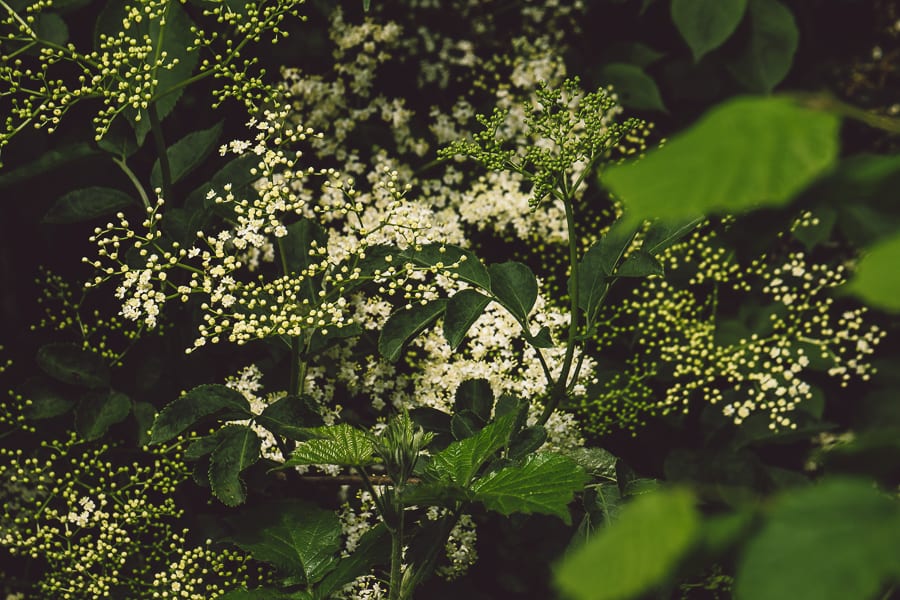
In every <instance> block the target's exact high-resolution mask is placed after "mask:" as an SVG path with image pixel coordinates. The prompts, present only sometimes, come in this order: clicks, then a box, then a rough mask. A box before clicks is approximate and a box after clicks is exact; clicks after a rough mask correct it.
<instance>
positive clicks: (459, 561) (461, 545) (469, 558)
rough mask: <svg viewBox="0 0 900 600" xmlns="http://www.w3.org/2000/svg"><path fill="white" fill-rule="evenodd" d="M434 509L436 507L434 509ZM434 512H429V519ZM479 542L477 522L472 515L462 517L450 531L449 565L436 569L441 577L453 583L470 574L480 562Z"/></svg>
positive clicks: (445, 547)
mask: <svg viewBox="0 0 900 600" xmlns="http://www.w3.org/2000/svg"><path fill="white" fill-rule="evenodd" d="M432 508H434V507H432ZM432 514H434V513H433V512H431V511H430V512H429V515H428V516H429V518H432V519H435V518H437V517H436V516H432ZM477 541H478V531H477V530H476V527H475V521H473V520H472V516H471V515H460V516H459V520H458V521H456V525H454V526H453V529H452V530H451V531H450V537H449V538H447V543H446V544H445V545H444V550H445V551H446V553H447V560H448V561H449V564H446V565H441V566H439V567H438V568H437V569H436V572H437V574H438V576H439V577H443V578H444V579H446V580H447V581H453V580H454V579H457V578H459V577H461V576H463V575H465V574H466V572H468V570H469V567H471V566H472V565H474V564H475V562H476V561H477V560H478V550H477V549H476V548H475V544H476V542H477Z"/></svg>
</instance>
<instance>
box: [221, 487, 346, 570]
mask: <svg viewBox="0 0 900 600" xmlns="http://www.w3.org/2000/svg"><path fill="white" fill-rule="evenodd" d="M235 522H236V524H237V526H238V533H236V534H235V535H234V537H233V538H232V541H233V542H234V543H235V544H236V545H237V546H238V547H239V548H241V549H242V550H244V551H246V552H249V553H250V555H251V556H252V557H253V558H254V559H255V560H258V561H262V562H266V563H269V564H271V565H273V566H275V567H276V568H277V569H279V570H280V571H282V572H284V573H286V574H289V575H293V576H301V581H300V582H298V583H302V584H303V585H311V584H314V583H316V582H317V581H319V580H320V579H322V577H323V576H324V575H325V574H326V573H327V572H328V571H329V570H331V568H332V567H333V566H334V564H335V562H337V557H336V556H335V555H336V554H337V553H338V551H339V550H340V549H341V522H340V519H338V517H337V515H336V514H335V513H334V512H333V511H330V510H324V509H321V508H318V507H316V506H313V505H311V504H307V503H305V502H301V501H296V500H292V501H290V502H287V501H285V502H279V503H277V504H275V505H266V506H263V507H260V508H259V509H256V510H254V511H251V512H247V513H243V514H242V515H241V516H240V518H239V519H236V520H235Z"/></svg>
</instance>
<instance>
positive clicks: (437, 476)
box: [425, 413, 517, 488]
mask: <svg viewBox="0 0 900 600" xmlns="http://www.w3.org/2000/svg"><path fill="white" fill-rule="evenodd" d="M516 417H517V415H516V414H515V413H513V414H508V415H504V416H502V417H500V418H499V419H497V420H496V421H494V422H493V423H491V424H490V425H488V426H486V427H485V428H484V429H482V430H481V431H479V432H478V433H477V434H475V435H473V436H472V437H468V438H465V439H463V440H459V441H457V442H453V443H452V444H450V445H449V446H447V447H446V448H444V449H443V450H441V451H440V452H438V453H437V454H435V455H434V456H433V457H432V458H431V462H430V463H428V466H427V467H426V468H425V473H426V474H427V475H428V476H429V477H431V478H432V479H434V480H436V481H440V482H445V483H451V484H453V485H456V486H457V487H460V488H467V487H468V486H469V483H470V482H471V481H472V478H473V477H474V476H475V474H476V473H477V472H478V469H480V468H481V466H482V465H483V464H484V463H485V462H486V461H487V460H488V459H489V458H490V457H491V456H493V455H494V453H495V452H497V451H498V450H499V449H500V448H502V447H504V446H505V445H506V443H507V442H508V441H509V436H510V434H511V433H512V429H513V424H514V423H515V420H516Z"/></svg>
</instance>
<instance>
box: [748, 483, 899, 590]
mask: <svg viewBox="0 0 900 600" xmlns="http://www.w3.org/2000/svg"><path fill="white" fill-rule="evenodd" d="M898 556H900V505H898V503H897V501H896V499H895V498H891V497H889V496H887V495H885V494H883V493H882V492H880V491H878V490H877V489H875V488H873V487H872V485H871V484H870V483H868V482H866V481H863V480H853V479H832V480H828V481H823V482H821V483H820V484H819V485H816V486H810V487H806V488H801V489H798V490H795V491H791V492H788V493H786V494H784V495H783V496H782V497H781V498H780V499H779V500H778V502H777V503H776V504H775V506H774V507H773V509H772V512H771V514H770V516H769V519H768V521H767V522H766V523H765V525H764V526H763V528H762V530H761V531H760V532H759V534H758V535H757V536H756V537H755V538H753V539H752V540H750V542H749V543H748V544H747V545H746V547H745V549H744V553H743V557H742V559H741V562H740V564H739V565H738V569H737V573H736V577H735V590H734V591H735V597H737V598H743V599H746V600H763V599H766V600H768V599H770V598H791V599H792V600H807V599H808V600H832V599H834V600H838V599H840V600H844V599H846V598H860V599H863V598H878V597H880V595H879V594H878V592H879V590H880V589H881V588H882V585H883V584H885V583H887V582H888V581H892V582H894V583H896V582H897V581H900V563H898V561H897V557H898Z"/></svg>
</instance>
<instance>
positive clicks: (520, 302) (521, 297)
mask: <svg viewBox="0 0 900 600" xmlns="http://www.w3.org/2000/svg"><path fill="white" fill-rule="evenodd" d="M488 272H489V274H490V276H491V292H492V293H493V294H494V296H495V297H496V298H497V301H498V302H499V303H500V304H502V305H503V306H504V307H505V308H506V310H508V311H509V312H510V313H511V314H512V315H513V316H514V317H516V319H518V320H519V321H523V322H524V321H525V320H526V319H527V318H528V313H530V312H531V309H532V308H533V307H534V303H535V301H536V300H537V295H538V285H537V279H536V278H535V276H534V273H532V272H531V269H529V268H528V266H526V265H523V264H522V263H520V262H515V261H508V262H505V263H499V264H494V265H491V266H490V268H489V269H488Z"/></svg>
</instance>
